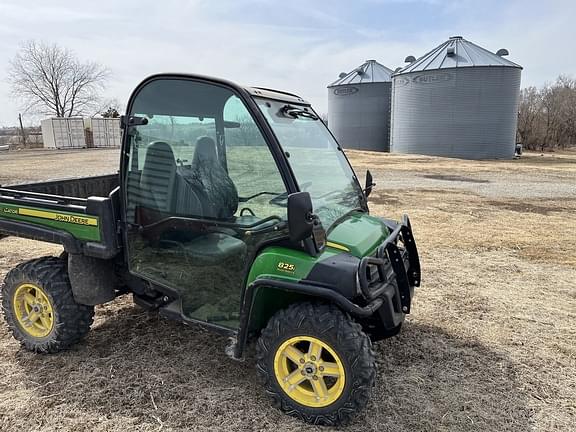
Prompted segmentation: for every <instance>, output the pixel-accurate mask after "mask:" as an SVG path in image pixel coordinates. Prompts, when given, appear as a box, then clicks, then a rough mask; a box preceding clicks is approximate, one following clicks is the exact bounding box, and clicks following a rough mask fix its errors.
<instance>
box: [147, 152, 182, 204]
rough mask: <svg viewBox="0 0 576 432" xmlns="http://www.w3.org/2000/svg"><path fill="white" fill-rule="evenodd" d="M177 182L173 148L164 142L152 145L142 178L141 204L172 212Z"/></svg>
mask: <svg viewBox="0 0 576 432" xmlns="http://www.w3.org/2000/svg"><path fill="white" fill-rule="evenodd" d="M175 181H176V160H175V159H174V152H173V151H172V148H171V147H170V146H169V145H168V144H167V143H165V142H163V141H154V142H152V143H150V145H149V146H148V149H147V151H146V157H145V159H144V166H143V168H142V176H141V177H140V189H141V197H140V201H141V202H140V204H141V205H143V206H145V207H148V208H153V209H156V210H160V211H165V212H170V211H172V210H173V209H172V207H173V202H172V201H173V200H172V195H173V192H174V186H175Z"/></svg>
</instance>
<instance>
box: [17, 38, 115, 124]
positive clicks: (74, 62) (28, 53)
mask: <svg viewBox="0 0 576 432" xmlns="http://www.w3.org/2000/svg"><path fill="white" fill-rule="evenodd" d="M109 74H110V72H109V70H108V69H107V68H105V67H104V66H102V65H100V64H98V63H94V62H81V61H80V60H78V59H77V58H76V56H75V55H74V53H73V52H72V51H70V50H68V49H65V48H62V47H60V46H58V45H56V44H45V43H42V42H35V41H29V42H26V43H25V44H23V45H22V48H21V50H20V52H19V53H18V54H16V56H15V57H14V58H13V59H12V60H11V61H10V65H9V68H8V80H9V82H10V84H11V86H12V92H13V94H14V96H16V97H17V98H19V99H21V100H22V102H23V104H24V106H23V108H24V109H25V110H26V111H31V112H36V113H39V114H47V115H53V116H56V117H72V116H80V115H84V114H86V113H88V112H90V111H93V110H94V108H95V107H96V106H97V105H98V103H99V100H100V95H101V92H102V90H103V89H104V85H105V83H106V81H107V79H108V77H109Z"/></svg>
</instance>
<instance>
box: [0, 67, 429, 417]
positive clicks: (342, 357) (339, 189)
mask: <svg viewBox="0 0 576 432" xmlns="http://www.w3.org/2000/svg"><path fill="white" fill-rule="evenodd" d="M121 125H122V128H123V144H122V151H121V157H120V159H121V160H120V171H119V174H117V175H111V176H103V177H102V176H101V177H96V178H78V179H73V180H67V181H59V182H49V183H39V184H31V185H19V186H14V187H11V188H10V187H8V188H1V189H0V233H2V234H3V235H4V236H5V235H12V236H20V237H25V238H30V239H35V240H40V241H46V242H52V243H59V244H61V245H62V246H63V247H64V252H63V253H62V255H60V256H59V257H45V258H39V259H34V260H32V261H28V262H25V263H22V264H20V265H18V266H17V267H16V268H14V269H13V270H12V271H10V272H9V273H8V275H7V276H6V278H5V280H4V283H3V286H2V297H3V298H2V302H3V309H4V314H5V318H6V321H7V323H8V325H9V326H10V329H11V331H12V332H13V334H14V336H15V338H16V339H18V340H19V341H21V343H22V344H23V346H24V347H26V348H27V349H29V350H32V351H36V352H40V353H53V352H57V351H60V350H62V349H65V348H67V347H69V346H70V345H71V344H74V343H75V342H78V341H79V340H80V339H82V338H83V337H84V336H85V335H86V334H87V333H88V330H89V328H90V325H91V323H92V318H93V315H94V306H95V305H98V304H102V303H106V302H109V301H112V300H114V298H116V297H117V296H119V295H122V294H126V293H131V294H132V295H133V298H134V301H135V302H136V303H137V304H138V305H141V306H143V307H145V308H148V309H156V310H158V311H159V313H160V314H161V315H163V316H165V317H166V318H170V319H175V320H179V321H183V322H193V323H200V324H202V325H204V326H205V327H208V328H210V329H212V330H215V331H217V332H221V333H223V334H225V335H229V336H230V337H232V340H233V341H234V342H233V343H232V344H231V345H230V346H229V347H228V348H227V351H228V353H229V354H230V355H231V356H232V357H233V358H236V359H241V358H243V354H244V352H245V347H246V345H247V343H249V342H250V341H257V342H256V343H257V355H256V359H255V362H256V369H257V372H258V375H259V376H260V377H261V378H262V380H263V383H264V386H265V389H266V392H267V393H268V394H270V395H271V396H272V399H273V400H274V403H275V404H276V405H277V406H278V407H279V408H280V409H281V410H283V411H285V412H286V413H288V414H291V415H294V416H297V417H300V418H301V419H303V420H305V421H307V422H311V423H317V424H338V423H341V422H344V421H346V420H348V419H349V418H350V417H352V416H353V415H354V414H355V413H356V412H358V411H359V410H360V409H361V408H362V407H363V406H364V405H365V404H366V402H367V401H368V399H369V395H370V391H371V388H372V387H373V385H374V380H375V376H376V362H375V357H374V356H375V354H374V352H373V350H372V348H371V347H372V345H371V340H372V341H374V340H378V339H382V338H385V337H389V336H393V335H395V334H397V333H398V331H399V330H400V327H401V325H402V322H403V320H404V318H405V315H406V314H408V313H409V312H410V303H411V300H412V296H413V292H414V287H416V286H418V285H419V284H420V265H419V260H418V253H417V250H416V245H415V242H414V238H413V236H412V231H411V228H410V222H409V220H408V218H407V217H406V216H404V217H403V219H402V220H401V221H400V222H394V221H392V220H388V219H382V218H379V217H375V216H370V215H369V213H368V206H367V196H368V194H369V193H370V191H371V189H372V187H373V183H372V178H371V176H370V173H367V176H366V177H367V179H366V185H365V188H364V189H363V188H362V187H361V186H360V184H359V181H358V179H357V177H356V175H355V174H354V171H353V170H352V168H351V166H350V164H349V163H348V160H347V159H346V156H345V155H344V152H343V151H342V148H341V147H340V146H339V145H338V144H337V142H336V141H335V140H334V138H333V136H332V135H331V134H330V132H329V131H328V129H327V128H326V126H325V125H324V124H323V122H322V121H321V120H319V118H318V115H317V114H316V113H315V112H314V110H313V109H312V108H311V106H310V104H309V103H307V102H306V101H304V100H303V99H301V98H300V97H298V96H296V95H293V94H290V93H285V92H280V91H274V90H268V89H263V88H248V87H241V86H238V85H236V84H233V83H231V82H227V81H224V80H221V79H216V78H209V77H203V76H196V75H180V74H162V75H155V76H152V77H150V78H148V79H146V80H145V81H144V82H142V83H141V84H140V85H139V86H138V87H137V88H136V90H135V91H134V93H133V94H132V96H131V97H130V100H129V103H128V108H127V113H126V115H125V116H123V117H122V118H121ZM78 170H79V171H81V170H82V167H78Z"/></svg>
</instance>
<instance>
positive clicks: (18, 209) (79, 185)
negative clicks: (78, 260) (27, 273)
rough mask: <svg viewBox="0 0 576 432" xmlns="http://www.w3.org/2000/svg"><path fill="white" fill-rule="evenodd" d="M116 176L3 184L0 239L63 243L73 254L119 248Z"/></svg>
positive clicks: (102, 255) (107, 252) (109, 254)
mask: <svg viewBox="0 0 576 432" xmlns="http://www.w3.org/2000/svg"><path fill="white" fill-rule="evenodd" d="M118 178H119V176H118V175H117V174H111V175H104V176H94V177H80V178H73V179H66V180H55V181H48V182H41V183H29V184H19V185H12V186H5V187H0V237H5V236H7V235H12V236H17V237H24V238H30V239H34V240H41V241H47V242H50V243H59V244H62V245H63V246H64V248H65V250H66V251H68V252H69V253H78V254H84V255H87V256H94V257H99V258H111V257H112V256H114V255H116V254H117V253H118V251H119V247H118V241H117V234H116V224H117V218H116V215H117V214H118V210H119V192H118V191H119V189H118Z"/></svg>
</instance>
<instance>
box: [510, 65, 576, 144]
mask: <svg viewBox="0 0 576 432" xmlns="http://www.w3.org/2000/svg"><path fill="white" fill-rule="evenodd" d="M518 141H519V142H520V143H522V145H523V146H524V148H525V149H528V150H538V151H550V150H555V149H566V148H568V147H573V146H576V80H575V79H574V78H571V77H568V76H565V75H560V76H559V77H558V78H557V79H556V81H555V82H553V83H549V84H545V85H544V86H542V87H541V88H537V87H533V86H532V87H526V88H524V89H522V90H521V92H520V105H519V111H518Z"/></svg>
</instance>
